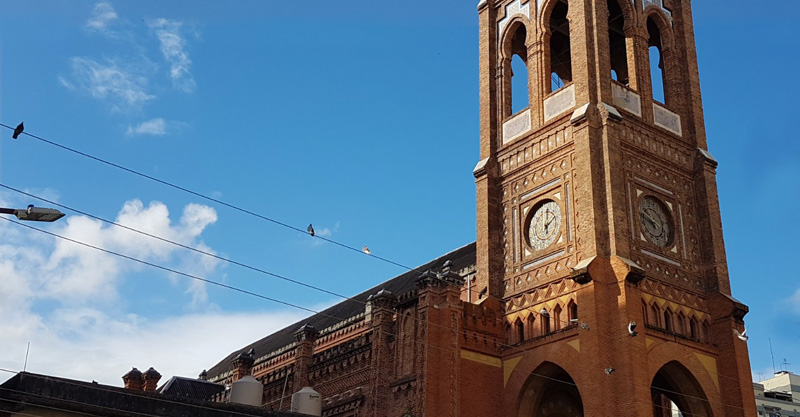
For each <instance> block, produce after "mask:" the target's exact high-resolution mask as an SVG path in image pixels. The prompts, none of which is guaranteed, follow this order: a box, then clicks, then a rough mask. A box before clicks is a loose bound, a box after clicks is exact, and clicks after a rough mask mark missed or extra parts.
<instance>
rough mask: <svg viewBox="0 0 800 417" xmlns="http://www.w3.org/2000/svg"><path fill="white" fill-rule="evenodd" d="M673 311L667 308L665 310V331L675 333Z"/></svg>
mask: <svg viewBox="0 0 800 417" xmlns="http://www.w3.org/2000/svg"><path fill="white" fill-rule="evenodd" d="M673 317H674V316H673V315H672V309H671V308H669V307H667V309H666V310H664V330H667V331H670V332H671V331H674V326H673Z"/></svg>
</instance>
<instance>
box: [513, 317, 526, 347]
mask: <svg viewBox="0 0 800 417" xmlns="http://www.w3.org/2000/svg"><path fill="white" fill-rule="evenodd" d="M514 333H515V336H516V340H515V342H516V343H522V342H524V341H525V325H524V324H523V323H522V319H521V318H519V317H517V320H516V321H515V322H514Z"/></svg>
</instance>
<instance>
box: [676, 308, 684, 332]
mask: <svg viewBox="0 0 800 417" xmlns="http://www.w3.org/2000/svg"><path fill="white" fill-rule="evenodd" d="M675 333H678V334H686V319H685V318H684V315H683V313H682V312H681V313H678V320H677V321H676V322H675Z"/></svg>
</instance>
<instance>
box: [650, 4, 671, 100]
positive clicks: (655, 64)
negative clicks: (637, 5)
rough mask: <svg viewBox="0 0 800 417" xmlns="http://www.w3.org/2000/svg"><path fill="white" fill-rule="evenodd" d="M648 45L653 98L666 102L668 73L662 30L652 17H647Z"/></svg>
mask: <svg viewBox="0 0 800 417" xmlns="http://www.w3.org/2000/svg"><path fill="white" fill-rule="evenodd" d="M647 33H648V35H649V38H648V45H649V48H650V49H649V53H650V84H651V85H652V88H653V100H656V101H659V102H661V103H666V99H667V97H666V90H667V89H666V87H665V85H666V78H667V77H666V74H665V71H664V57H663V48H662V44H661V30H660V29H659V28H658V25H656V22H655V21H654V20H653V18H652V17H649V18H647Z"/></svg>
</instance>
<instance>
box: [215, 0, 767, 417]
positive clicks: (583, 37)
mask: <svg viewBox="0 0 800 417" xmlns="http://www.w3.org/2000/svg"><path fill="white" fill-rule="evenodd" d="M478 16H479V20H480V103H481V110H480V125H481V130H480V161H479V162H478V163H477V166H476V167H475V169H474V175H475V180H476V187H477V239H476V242H475V243H473V244H470V245H467V246H465V247H462V248H458V249H456V250H454V251H452V252H450V253H448V254H446V255H444V256H441V257H440V258H438V259H436V260H433V261H431V262H430V263H428V264H426V265H423V266H421V267H419V268H417V269H416V270H412V271H409V272H407V273H405V274H403V275H400V276H398V277H395V278H393V279H391V280H389V281H387V282H385V283H383V284H381V285H379V286H377V287H375V288H372V289H369V290H367V291H365V292H363V293H361V294H359V295H357V296H354V297H352V298H351V299H348V300H346V301H343V302H342V303H340V304H337V305H335V306H333V307H331V308H329V309H327V310H325V311H323V312H321V313H319V314H316V315H314V316H312V317H310V318H308V319H305V320H303V321H300V322H298V323H295V324H294V325H291V326H289V327H287V328H285V329H283V330H281V331H278V332H276V333H274V334H272V335H269V336H267V337H265V338H263V339H261V340H259V341H257V342H255V343H253V344H251V345H249V346H245V347H242V348H241V349H239V350H236V351H235V352H233V353H231V355H229V356H228V357H227V358H225V359H223V360H222V361H221V362H220V363H218V364H217V365H215V366H214V367H212V368H211V369H209V370H208V372H207V373H205V372H204V378H206V379H208V380H210V381H214V382H221V383H226V384H227V383H231V382H233V381H235V380H237V379H239V378H241V377H242V376H245V375H253V376H254V377H255V378H257V379H258V380H260V381H261V382H262V383H263V384H264V391H263V405H264V406H265V407H268V408H274V409H278V408H281V409H287V408H288V407H289V402H290V400H289V398H290V396H291V394H292V393H293V392H295V391H297V390H299V389H300V388H301V387H303V386H312V387H313V388H314V389H316V390H317V391H319V392H320V393H321V394H322V397H323V415H324V416H387V417H401V416H430V417H433V416H461V417H470V416H475V417H478V416H519V417H523V416H525V417H527V416H559V417H573V416H575V417H578V416H592V417H597V416H614V415H620V414H622V415H632V416H671V415H673V414H672V410H680V412H681V413H682V415H684V416H687V417H689V416H693V417H710V416H716V417H732V416H747V417H752V416H755V415H756V408H755V400H754V394H753V388H752V381H751V374H750V363H749V359H748V352H747V344H746V338H745V337H740V335H739V334H738V332H742V331H743V330H744V323H743V317H744V316H745V314H746V313H747V307H746V306H745V305H743V304H742V303H740V302H738V301H737V300H736V299H735V298H733V297H732V295H731V287H730V282H729V278H728V271H727V261H726V258H725V248H724V243H723V237H722V226H721V219H720V210H719V202H718V198H717V188H716V179H715V176H716V171H715V170H716V166H717V162H716V161H715V160H714V158H713V157H712V156H711V154H710V153H709V152H708V150H707V145H706V133H705V127H704V120H703V109H702V103H701V94H700V80H699V75H698V68H697V58H696V51H695V42H694V32H693V22H692V10H691V2H690V1H689V0H481V2H480V4H478ZM651 62H654V63H655V62H657V63H658V65H652V66H651ZM520 63H521V64H520ZM512 65H517V66H515V67H514V71H512ZM520 85H521V88H520ZM525 87H527V89H526V88H525ZM520 91H526V92H527V94H519V92H520Z"/></svg>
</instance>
